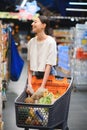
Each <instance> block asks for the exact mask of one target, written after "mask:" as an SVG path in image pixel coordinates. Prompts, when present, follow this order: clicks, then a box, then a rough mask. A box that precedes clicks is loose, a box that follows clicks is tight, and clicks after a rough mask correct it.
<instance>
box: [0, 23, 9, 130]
mask: <svg viewBox="0 0 87 130" xmlns="http://www.w3.org/2000/svg"><path fill="white" fill-rule="evenodd" d="M7 29H8V27H7V25H3V24H2V22H1V21H0V130H3V124H4V123H3V121H2V109H3V108H4V107H5V102H6V101H7V98H6V89H7V84H8V81H9V69H8V62H9V61H8V59H9V58H10V57H9V58H8V56H7V51H8V45H9V41H8V40H9V39H8V38H9V33H8V30H7Z"/></svg>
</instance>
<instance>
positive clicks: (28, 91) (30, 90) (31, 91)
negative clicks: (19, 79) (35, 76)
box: [26, 85, 34, 96]
mask: <svg viewBox="0 0 87 130" xmlns="http://www.w3.org/2000/svg"><path fill="white" fill-rule="evenodd" d="M26 93H27V94H29V95H30V96H31V95H33V93H34V90H33V88H32V85H28V86H27V88H26Z"/></svg>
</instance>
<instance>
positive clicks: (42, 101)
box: [39, 93, 53, 104]
mask: <svg viewBox="0 0 87 130" xmlns="http://www.w3.org/2000/svg"><path fill="white" fill-rule="evenodd" d="M52 97H53V94H52V93H49V94H48V95H47V96H45V97H41V98H40V99H39V103H40V104H51V103H52Z"/></svg>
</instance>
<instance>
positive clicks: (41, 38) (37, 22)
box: [27, 16, 57, 94]
mask: <svg viewBox="0 0 87 130" xmlns="http://www.w3.org/2000/svg"><path fill="white" fill-rule="evenodd" d="M47 27H48V18H47V17H46V16H39V17H37V18H35V19H34V21H33V22H32V31H33V32H34V33H35V34H36V35H35V37H33V38H32V39H31V40H30V41H29V43H28V56H27V59H28V87H27V92H31V93H32V94H33V93H34V90H33V89H32V84H31V80H32V75H33V72H34V74H35V75H36V76H38V75H39V76H40V77H42V78H43V80H42V84H41V86H40V88H44V87H45V85H46V82H47V79H48V77H49V75H50V73H51V68H52V66H55V65H56V59H57V49H56V41H55V40H54V38H53V37H51V36H49V35H47V33H46V29H47Z"/></svg>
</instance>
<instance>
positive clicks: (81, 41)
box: [72, 24, 87, 87]
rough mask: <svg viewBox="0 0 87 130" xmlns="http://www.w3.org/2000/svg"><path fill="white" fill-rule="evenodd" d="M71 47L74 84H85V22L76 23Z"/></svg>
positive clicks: (86, 35)
mask: <svg viewBox="0 0 87 130" xmlns="http://www.w3.org/2000/svg"><path fill="white" fill-rule="evenodd" d="M73 49H74V55H73V60H72V76H73V77H74V86H76V87H77V86H79V87H80V86H87V24H76V28H75V42H74V48H73Z"/></svg>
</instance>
